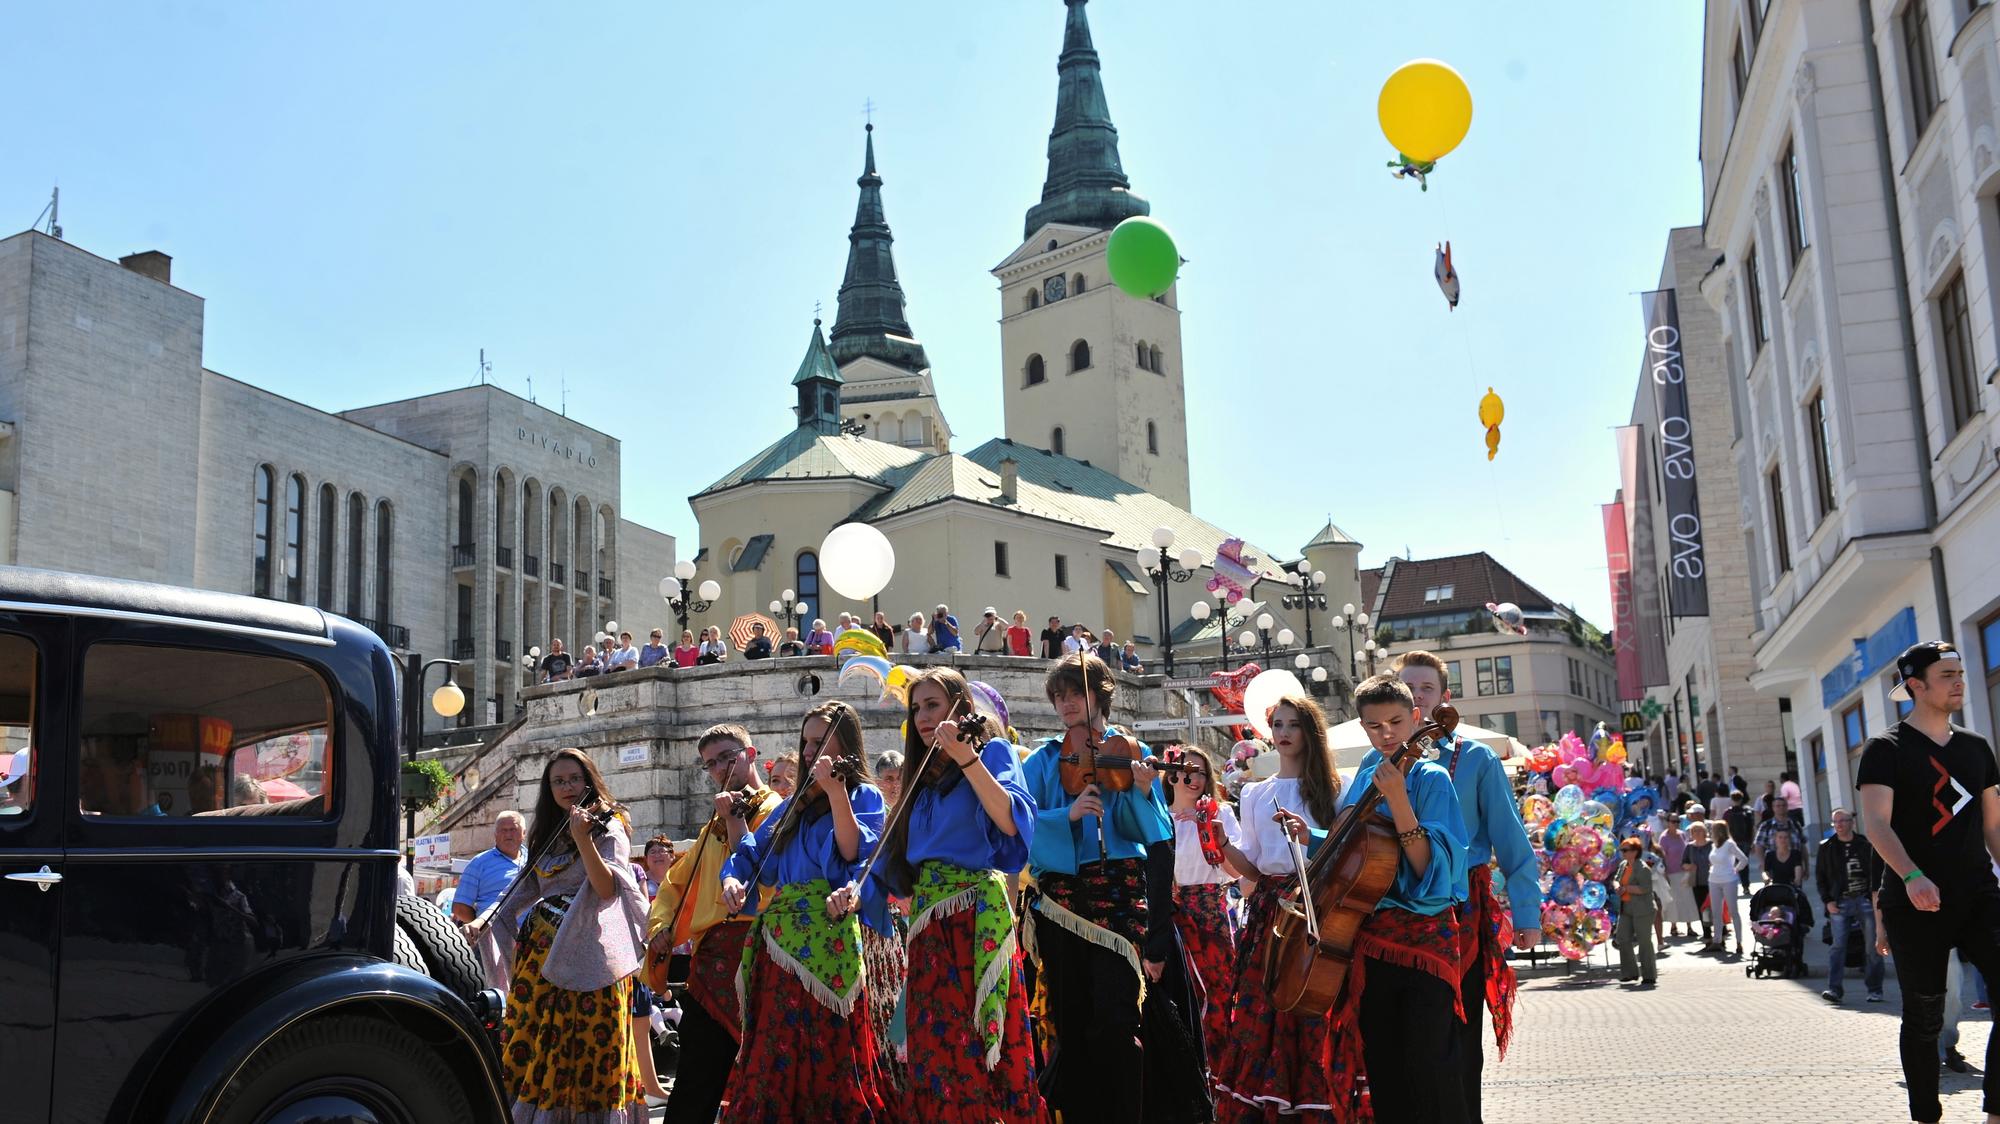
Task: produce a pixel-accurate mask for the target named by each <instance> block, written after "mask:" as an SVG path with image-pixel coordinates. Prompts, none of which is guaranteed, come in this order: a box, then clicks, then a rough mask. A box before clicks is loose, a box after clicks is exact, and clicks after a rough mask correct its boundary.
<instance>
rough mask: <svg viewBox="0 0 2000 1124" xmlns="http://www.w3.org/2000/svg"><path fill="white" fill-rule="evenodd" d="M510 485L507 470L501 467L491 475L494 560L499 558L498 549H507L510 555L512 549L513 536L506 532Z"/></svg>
mask: <svg viewBox="0 0 2000 1124" xmlns="http://www.w3.org/2000/svg"><path fill="white" fill-rule="evenodd" d="M512 487H513V484H512V482H511V481H509V480H508V479H507V471H506V470H505V469H502V470H500V471H499V472H497V473H495V474H494V476H493V549H494V558H495V560H496V561H498V560H499V558H500V554H499V552H500V551H503V550H505V551H507V552H508V553H509V555H510V556H511V554H512V551H513V546H514V536H513V535H511V534H508V533H507V532H508V528H507V492H508V490H509V489H511V488H512Z"/></svg>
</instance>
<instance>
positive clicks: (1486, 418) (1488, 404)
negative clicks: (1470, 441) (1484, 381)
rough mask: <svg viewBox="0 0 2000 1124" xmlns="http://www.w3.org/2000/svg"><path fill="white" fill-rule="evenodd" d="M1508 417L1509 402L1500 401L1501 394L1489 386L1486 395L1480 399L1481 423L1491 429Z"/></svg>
mask: <svg viewBox="0 0 2000 1124" xmlns="http://www.w3.org/2000/svg"><path fill="white" fill-rule="evenodd" d="M1506 417H1507V404H1506V403H1505V402H1502V401H1500V396H1499V395H1498V394H1495V393H1493V388H1492V387H1490V386H1489V387H1487V388H1486V397H1484V398H1481V399H1480V400H1479V424H1480V425H1483V426H1486V427H1487V428H1488V429H1491V428H1492V427H1494V426H1496V425H1499V424H1500V423H1501V422H1502V421H1504V420H1506Z"/></svg>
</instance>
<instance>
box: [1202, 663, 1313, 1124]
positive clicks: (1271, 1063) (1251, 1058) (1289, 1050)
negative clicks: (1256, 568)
mask: <svg viewBox="0 0 2000 1124" xmlns="http://www.w3.org/2000/svg"><path fill="white" fill-rule="evenodd" d="M1270 727H1271V745H1272V748H1274V749H1276V750H1277V751H1278V773H1277V775H1276V776H1274V777H1271V778H1270V779H1268V780H1261V781H1252V782H1250V783H1249V784H1247V785H1244V786H1243V796H1242V801H1241V803H1242V807H1243V825H1244V826H1243V832H1242V835H1241V837H1240V838H1241V842H1240V843H1239V844H1238V845H1236V846H1231V847H1229V848H1227V849H1226V851H1225V855H1226V856H1227V858H1228V861H1229V863H1230V864H1231V865H1232V866H1234V867H1235V868H1236V869H1237V870H1239V871H1242V872H1243V875H1244V877H1245V878H1247V879H1249V880H1250V881H1251V882H1253V883H1254V885H1255V889H1254V890H1253V891H1252V892H1251V895H1250V916H1249V920H1248V921H1247V922H1246V923H1245V925H1244V931H1243V943H1242V945H1241V947H1239V948H1238V949H1237V951H1236V962H1235V966H1234V970H1235V977H1234V981H1233V983H1234V989H1233V992H1232V993H1230V994H1228V995H1226V996H1225V997H1223V998H1221V999H1220V1000H1219V1001H1220V1002H1222V1003H1225V1004H1226V1005H1227V1006H1228V1008H1229V1015H1228V1020H1229V1021H1228V1027H1229V1030H1228V1035H1227V1041H1226V1044H1224V1045H1223V1046H1222V1047H1221V1048H1220V1049H1219V1050H1218V1051H1217V1052H1216V1057H1215V1059H1214V1076H1215V1087H1216V1089H1217V1090H1218V1091H1219V1092H1221V1093H1224V1094H1227V1095H1228V1096H1229V1097H1230V1098H1231V1100H1230V1101H1228V1102H1225V1103H1224V1105H1223V1106H1222V1109H1223V1110H1222V1112H1221V1113H1220V1114H1219V1115H1220V1117H1221V1118H1222V1119H1228V1120H1241V1121H1250V1120H1277V1119H1278V1118H1279V1116H1280V1115H1283V1116H1285V1117H1287V1118H1297V1119H1304V1120H1327V1119H1334V1118H1335V1117H1333V1116H1332V1115H1331V1114H1332V1112H1333V1101H1332V1095H1331V1092H1330V1089H1329V1086H1328V1083H1327V1064H1328V1061H1329V1059H1330V1058H1331V1050H1330V1042H1331V1035H1330V1032H1329V1029H1328V1027H1327V1021H1326V1019H1325V1018H1322V1017H1315V1016H1306V1015H1301V1014H1298V1013H1295V1012H1286V1011H1280V1010H1278V1009H1277V1008H1276V1007H1275V1006H1273V1005H1272V1003H1271V996H1270V993H1269V992H1268V991H1266V990H1265V987H1264V976H1263V971H1262V967H1261V966H1262V963H1263V958H1264V945H1265V942H1267V941H1269V940H1270V938H1271V926H1272V923H1273V920H1274V919H1275V918H1276V916H1277V913H1278V901H1279V899H1280V898H1281V897H1283V896H1284V895H1285V894H1286V893H1287V892H1289V891H1291V890H1293V889H1294V888H1295V887H1296V886H1297V884H1298V863H1297V862H1296V860H1295V859H1294V857H1293V848H1292V845H1291V843H1290V841H1289V840H1288V839H1287V837H1286V832H1285V828H1284V826H1283V822H1282V820H1283V819H1293V820H1295V821H1297V822H1301V823H1304V824H1306V825H1307V826H1308V827H1309V828H1312V829H1319V830H1324V829H1325V828H1326V827H1328V826H1329V825H1331V824H1332V823H1333V819H1334V813H1335V810H1336V809H1337V808H1338V807H1339V802H1340V779H1339V776H1338V775H1337V774H1336V773H1335V772H1334V768H1333V751H1332V750H1331V749H1329V748H1328V746H1327V741H1326V715H1325V714H1324V713H1323V712H1321V710H1320V708H1319V706H1318V704H1316V703H1314V702H1313V701H1312V700H1311V699H1309V698H1306V697H1304V696H1299V695H1287V696H1285V697H1284V698H1281V699H1279V700H1278V702H1277V704H1276V705H1275V706H1273V707H1272V708H1271V716H1270ZM1281 818H1282V819H1281Z"/></svg>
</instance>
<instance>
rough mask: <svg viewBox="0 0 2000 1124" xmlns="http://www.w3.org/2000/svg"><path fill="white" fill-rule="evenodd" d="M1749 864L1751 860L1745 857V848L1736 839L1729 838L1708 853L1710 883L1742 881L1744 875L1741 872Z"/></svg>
mask: <svg viewBox="0 0 2000 1124" xmlns="http://www.w3.org/2000/svg"><path fill="white" fill-rule="evenodd" d="M1749 865H1750V860H1749V859H1746V858H1744V857H1743V848H1741V847H1738V846H1737V845H1736V840H1734V839H1730V840H1727V841H1725V842H1724V843H1722V844H1721V845H1720V846H1718V847H1716V848H1715V849H1714V850H1711V851H1710V852H1709V853H1708V882H1709V885H1711V886H1712V885H1715V884H1716V883H1718V882H1741V881H1742V880H1743V875H1742V874H1741V873H1739V872H1740V871H1742V870H1743V869H1744V868H1745V867H1747V866H1749Z"/></svg>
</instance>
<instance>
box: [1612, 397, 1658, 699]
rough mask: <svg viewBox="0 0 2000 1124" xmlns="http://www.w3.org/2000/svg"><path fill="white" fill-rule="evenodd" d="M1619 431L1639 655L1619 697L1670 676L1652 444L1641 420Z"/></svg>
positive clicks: (1633, 695)
mask: <svg viewBox="0 0 2000 1124" xmlns="http://www.w3.org/2000/svg"><path fill="white" fill-rule="evenodd" d="M1617 434H1618V465H1619V471H1620V472H1621V473H1622V474H1623V475H1624V484H1625V492H1624V496H1623V500H1624V503H1625V532H1626V544H1627V550H1626V555H1627V558H1628V560H1629V566H1630V571H1629V572H1630V576H1631V580H1630V587H1631V591H1632V593H1631V598H1632V601H1631V603H1632V614H1631V619H1632V648H1633V651H1634V654H1635V655H1636V657H1637V660H1638V673H1637V674H1638V681H1637V682H1626V681H1625V677H1624V676H1623V675H1620V676H1619V684H1618V688H1619V694H1620V695H1622V696H1623V697H1625V698H1628V699H1636V698H1640V697H1642V696H1644V695H1645V693H1646V688H1648V687H1664V686H1666V685H1667V683H1668V682H1669V676H1668V674H1667V629H1666V612H1665V606H1664V605H1663V604H1662V603H1661V601H1662V592H1661V588H1660V582H1661V577H1662V573H1663V571H1662V569H1661V567H1660V565H1659V564H1658V562H1657V561H1655V559H1654V555H1655V554H1656V553H1657V552H1656V551H1655V550H1654V545H1653V474H1652V473H1650V472H1647V471H1645V467H1646V465H1647V464H1648V463H1649V462H1650V461H1651V459H1652V458H1651V456H1650V453H1651V450H1649V449H1646V448H1645V445H1644V442H1645V440H1646V432H1645V430H1644V429H1643V428H1642V427H1640V426H1636V425H1623V426H1619V427H1618V429H1617ZM1622 666H1623V665H1621V667H1622Z"/></svg>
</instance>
